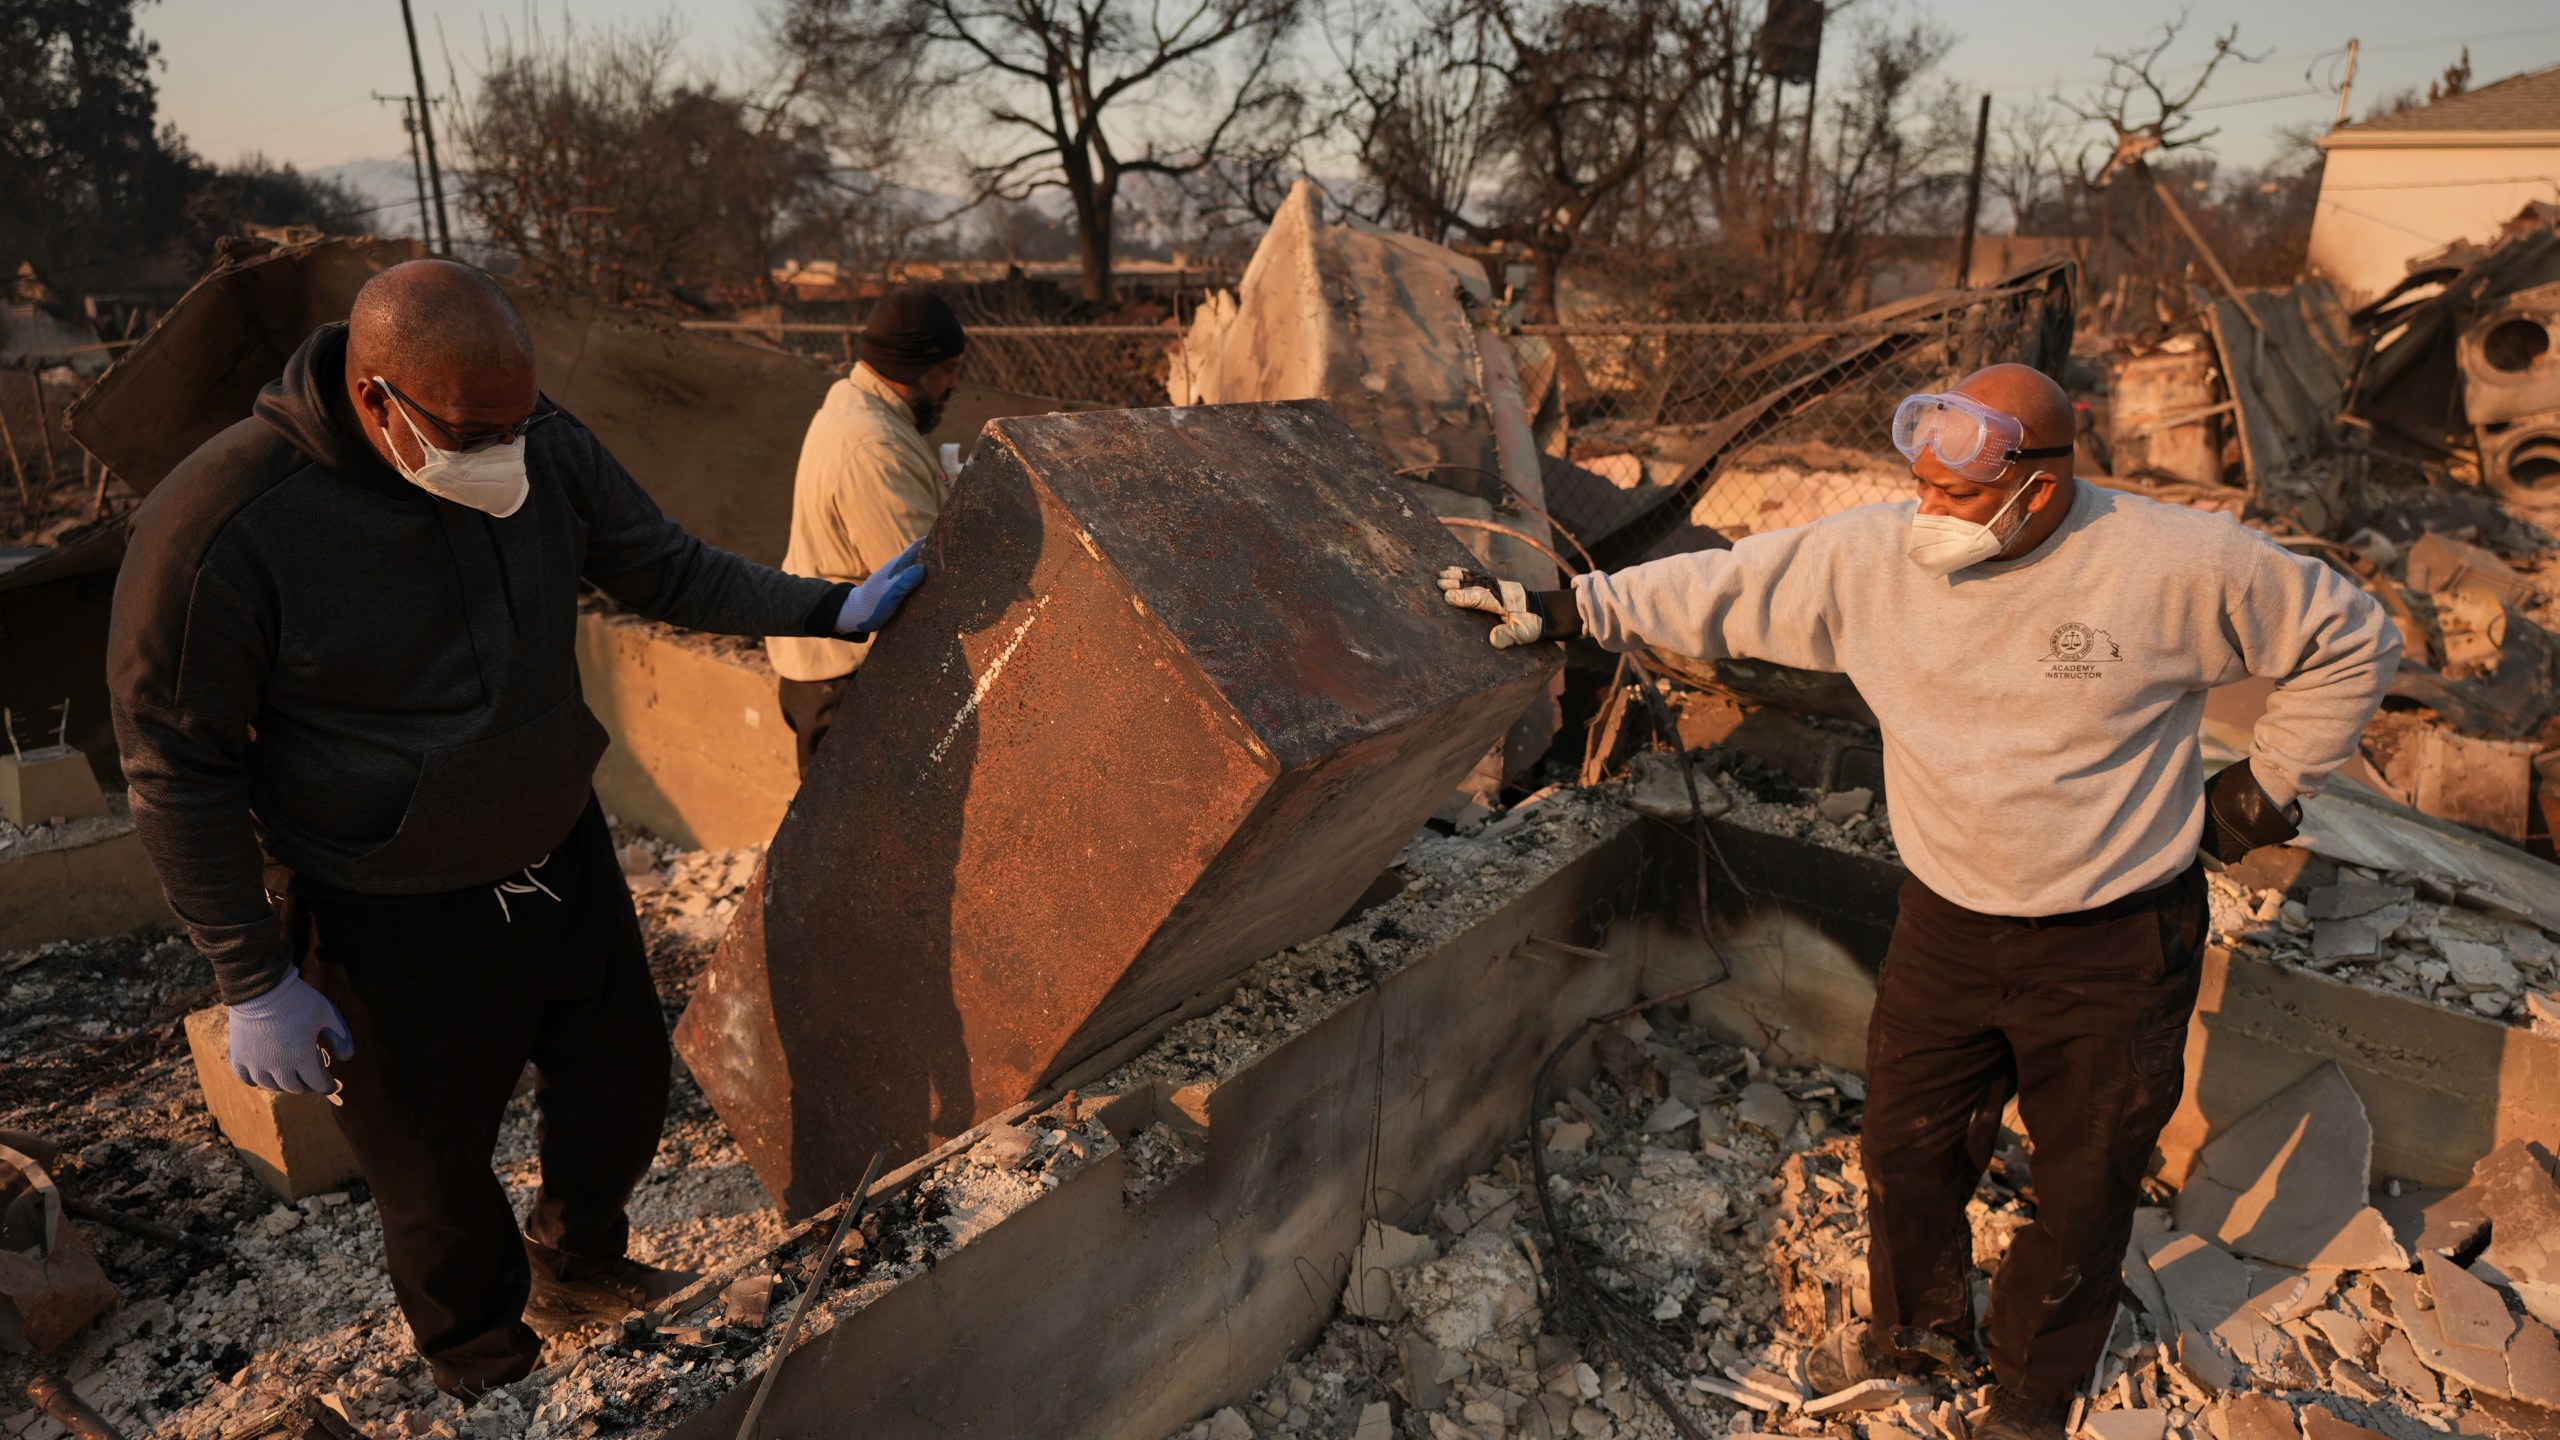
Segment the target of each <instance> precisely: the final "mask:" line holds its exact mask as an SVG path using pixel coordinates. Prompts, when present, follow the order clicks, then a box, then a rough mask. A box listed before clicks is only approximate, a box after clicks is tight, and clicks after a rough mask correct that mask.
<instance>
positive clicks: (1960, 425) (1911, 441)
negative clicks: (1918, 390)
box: [1893, 393, 2072, 485]
mask: <svg viewBox="0 0 2560 1440" xmlns="http://www.w3.org/2000/svg"><path fill="white" fill-rule="evenodd" d="M2025 438H2026V427H2025V426H2024V425H2021V424H2019V423H2018V420H2017V417H2015V416H2012V415H2006V414H2003V413H2001V412H2000V411H1997V410H1994V409H1992V408H1991V407H1990V406H1988V405H1985V404H1983V403H1982V402H1981V401H1979V400H1975V399H1973V398H1971V397H1970V396H1965V395H1955V394H1947V395H1931V394H1926V393H1923V394H1919V395H1906V396H1904V397H1903V400H1902V403H1901V404H1900V405H1897V406H1895V407H1894V411H1893V448H1894V449H1896V450H1899V451H1901V452H1902V458H1903V459H1905V460H1913V461H1916V460H1918V459H1919V458H1920V453H1921V452H1922V451H1924V450H1925V451H1927V452H1929V453H1930V454H1932V455H1935V456H1937V457H1938V463H1940V464H1942V465H1944V466H1946V467H1947V468H1948V469H1949V470H1952V471H1954V472H1955V473H1956V474H1958V475H1960V476H1962V477H1964V478H1965V479H1967V480H1970V481H1972V482H1974V483H1975V484H1977V485H1987V484H1989V483H1990V482H1992V481H1994V480H1997V479H1999V478H2000V476H2001V473H2002V472H2003V471H2005V470H2007V469H2008V468H2009V467H2010V466H2011V465H2013V464H2015V463H2016V462H2018V461H2020V460H2053V459H2059V458H2061V457H2062V456H2065V455H2068V454H2070V453H2071V450H2072V447H2070V446H2068V445H2049V446H2046V447H2044V448H2041V449H2036V450H2022V449H2020V448H2018V442H2019V441H2021V440H2023V439H2025Z"/></svg>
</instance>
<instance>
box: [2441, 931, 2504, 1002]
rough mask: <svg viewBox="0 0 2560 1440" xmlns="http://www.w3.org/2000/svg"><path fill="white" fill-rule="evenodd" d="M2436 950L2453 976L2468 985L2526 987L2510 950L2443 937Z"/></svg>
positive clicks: (2492, 987)
mask: <svg viewBox="0 0 2560 1440" xmlns="http://www.w3.org/2000/svg"><path fill="white" fill-rule="evenodd" d="M2436 950H2437V951H2438V953H2440V954H2442V955H2443V956H2444V963H2445V964H2446V965H2448V966H2450V967H2452V970H2453V978H2454V979H2456V980H2459V981H2461V982H2462V983H2463V984H2465V985H2480V986H2487V987H2489V988H2491V989H2495V990H2504V991H2507V992H2509V993H2511V994H2512V993H2513V992H2515V991H2517V990H2519V989H2522V988H2523V987H2524V977H2523V976H2522V975H2519V974H2517V973H2516V967H2515V962H2514V961H2512V960H2509V959H2508V958H2507V952H2505V951H2504V950H2501V949H2499V948H2498V947H2497V946H2495V945H2484V944H2481V943H2479V942H2477V941H2471V940H2440V941H2438V942H2436Z"/></svg>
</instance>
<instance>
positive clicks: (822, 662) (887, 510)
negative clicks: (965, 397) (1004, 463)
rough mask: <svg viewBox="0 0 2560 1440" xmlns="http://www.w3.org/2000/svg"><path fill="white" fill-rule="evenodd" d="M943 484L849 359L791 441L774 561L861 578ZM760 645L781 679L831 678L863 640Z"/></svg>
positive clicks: (888, 402) (901, 421)
mask: <svg viewBox="0 0 2560 1440" xmlns="http://www.w3.org/2000/svg"><path fill="white" fill-rule="evenodd" d="M948 490H949V487H948V486H947V485H946V484H945V482H944V480H943V477H942V467H941V466H939V465H937V464H935V463H934V458H933V450H932V448H931V447H930V446H928V445H927V444H926V443H925V438H924V436H923V435H922V434H920V433H918V431H917V430H916V421H915V412H914V411H913V410H911V409H909V408H908V406H907V402H906V400H905V399H904V398H903V397H901V396H900V395H899V394H898V392H897V391H896V390H894V389H892V388H890V385H889V382H888V381H886V380H883V379H882V378H880V377H879V376H878V375H876V374H874V373H872V370H871V367H870V366H868V365H856V366H854V367H853V373H852V374H851V375H849V376H847V377H846V378H845V379H842V380H839V381H837V382H836V383H835V384H834V385H832V386H830V387H828V390H827V398H826V402H825V403H824V404H822V405H820V406H819V407H818V413H817V414H816V415H815V416H812V417H811V418H810V420H809V435H808V438H807V439H805V440H803V441H802V442H801V443H800V469H799V473H798V474H797V475H796V476H794V477H793V479H792V482H791V548H790V549H789V551H787V552H786V553H785V554H784V555H783V557H782V568H783V569H785V570H788V571H790V572H791V573H792V574H794V575H814V576H816V577H817V578H819V579H821V580H857V581H858V580H862V579H865V578H867V577H868V576H869V575H870V574H871V572H872V571H873V570H876V569H878V568H879V567H880V566H882V565H884V564H886V563H888V561H889V559H890V557H892V556H894V555H896V554H897V553H898V552H899V551H901V550H904V549H905V548H907V546H908V545H910V544H912V543H914V542H915V541H917V540H921V539H923V538H924V535H925V532H926V531H928V530H931V529H932V528H933V522H934V520H935V518H936V517H938V516H939V515H941V514H942V501H943V498H944V496H945V495H946V494H947V493H948ZM764 648H765V654H766V655H767V657H769V658H770V659H771V660H772V661H773V668H774V669H775V671H777V672H778V673H780V674H781V676H782V677H783V678H784V679H786V680H833V679H835V678H836V677H837V676H839V675H850V674H852V673H853V672H854V670H855V669H856V668H857V667H858V666H860V665H861V664H862V657H863V654H864V652H866V651H868V650H869V649H870V648H871V645H870V642H869V641H847V640H826V639H812V638H809V637H806V636H799V635H775V636H772V637H769V638H768V639H767V640H766V641H765V642H764Z"/></svg>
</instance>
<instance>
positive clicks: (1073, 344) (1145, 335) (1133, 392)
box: [685, 320, 1182, 409]
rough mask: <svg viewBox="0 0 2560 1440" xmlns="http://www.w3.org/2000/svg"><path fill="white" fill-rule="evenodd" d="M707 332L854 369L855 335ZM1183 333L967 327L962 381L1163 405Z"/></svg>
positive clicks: (1062, 396)
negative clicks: (1168, 363)
mask: <svg viewBox="0 0 2560 1440" xmlns="http://www.w3.org/2000/svg"><path fill="white" fill-rule="evenodd" d="M685 328H686V329H688V330H710V331H718V332H724V333H727V334H732V335H736V336H737V337H739V338H740V339H743V340H750V341H761V342H763V343H765V344H768V345H779V346H781V347H782V348H784V349H786V350H791V351H795V352H797V353H799V354H803V355H808V356H812V357H814V358H817V359H821V360H824V361H826V362H827V363H828V364H831V365H850V364H852V363H853V337H854V333H855V332H854V331H852V330H849V329H847V328H845V327H844V326H841V325H818V324H804V323H798V322H793V323H786V324H779V325H777V324H758V323H756V322H754V321H740V320H692V321H687V322H685ZM1181 339H1182V332H1181V331H1179V330H1176V329H1174V328H1172V327H1170V326H1165V325H972V326H970V327H969V358H968V363H967V365H966V367H965V368H964V371H963V376H964V378H965V379H967V380H968V382H969V383H970V384H972V385H988V386H993V387H994V388H996V389H998V390H1013V391H1017V392H1019V393H1021V394H1024V395H1038V396H1042V397H1044V398H1046V399H1050V400H1073V401H1077V402H1079V403H1082V404H1087V405H1104V406H1110V407H1113V408H1117V409H1143V408H1146V407H1149V406H1156V405H1163V404H1166V403H1168V402H1167V401H1166V399H1165V388H1164V386H1165V357H1166V356H1167V354H1168V353H1170V352H1171V350H1172V348H1173V347H1174V345H1175V344H1177V343H1179V342H1180V341H1181Z"/></svg>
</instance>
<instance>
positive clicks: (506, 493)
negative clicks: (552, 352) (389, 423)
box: [373, 376, 532, 520]
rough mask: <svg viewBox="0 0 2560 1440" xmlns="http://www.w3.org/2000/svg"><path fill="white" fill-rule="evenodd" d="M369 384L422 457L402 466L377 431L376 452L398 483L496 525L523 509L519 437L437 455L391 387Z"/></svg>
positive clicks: (526, 484) (526, 486)
mask: <svg viewBox="0 0 2560 1440" xmlns="http://www.w3.org/2000/svg"><path fill="white" fill-rule="evenodd" d="M373 383H374V384H375V385H377V386H380V387H381V388H382V392H383V398H384V399H385V400H386V401H388V402H389V403H390V406H391V408H392V409H393V410H395V411H397V412H399V415H400V421H401V423H402V424H404V425H407V426H408V427H409V434H410V435H411V436H412V437H413V438H415V439H416V440H417V442H418V451H419V453H420V454H421V455H423V456H424V457H425V459H423V460H421V461H420V462H419V463H418V464H417V465H416V466H415V467H414V468H413V467H411V466H409V465H406V464H403V463H402V462H401V459H400V447H398V446H397V445H394V444H392V443H391V432H390V431H389V430H387V429H385V430H383V432H382V448H384V449H385V450H388V451H390V452H391V463H392V465H393V467H394V468H396V469H398V470H399V472H400V475H401V478H403V479H405V480H407V481H408V482H409V483H410V484H412V485H415V486H417V487H418V488H419V489H421V490H424V491H426V492H427V493H428V494H430V495H436V496H441V497H443V498H444V499H447V500H450V501H452V502H453V503H454V504H456V505H468V506H470V507H471V508H472V509H474V510H478V511H481V512H483V513H486V514H489V515H494V516H496V517H497V518H499V519H501V520H504V519H506V518H507V517H508V516H510V515H513V514H514V513H516V511H517V510H519V509H521V508H523V505H524V500H525V496H526V495H527V494H528V493H529V492H530V491H531V489H532V485H531V482H530V481H528V480H527V479H526V478H525V471H524V446H525V441H524V436H523V435H521V434H515V435H506V436H503V437H493V443H491V444H488V445H484V446H476V447H474V448H472V449H469V450H439V449H437V448H436V447H435V443H434V442H433V441H430V440H429V439H427V435H426V432H425V431H423V430H420V429H419V428H418V422H417V421H416V420H413V419H411V418H410V416H409V407H408V405H407V404H406V403H404V402H403V401H402V400H401V398H400V397H399V396H398V395H396V394H394V393H393V392H392V390H391V387H390V386H389V385H388V384H387V383H385V382H384V381H383V380H382V378H381V377H380V376H376V377H374V381H373Z"/></svg>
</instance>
